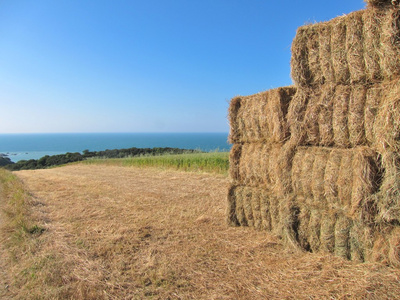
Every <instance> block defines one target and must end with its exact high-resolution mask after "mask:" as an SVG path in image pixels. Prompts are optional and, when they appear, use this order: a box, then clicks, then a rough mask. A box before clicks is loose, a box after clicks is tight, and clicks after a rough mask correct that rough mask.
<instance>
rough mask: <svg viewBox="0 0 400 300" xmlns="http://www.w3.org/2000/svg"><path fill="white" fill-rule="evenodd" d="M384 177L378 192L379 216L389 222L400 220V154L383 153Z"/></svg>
mask: <svg viewBox="0 0 400 300" xmlns="http://www.w3.org/2000/svg"><path fill="white" fill-rule="evenodd" d="M382 166H383V170H384V173H383V179H382V185H381V187H380V190H379V194H378V210H379V218H380V219H381V220H383V221H384V222H387V223H393V222H400V155H399V153H398V152H391V151H385V152H383V153H382Z"/></svg>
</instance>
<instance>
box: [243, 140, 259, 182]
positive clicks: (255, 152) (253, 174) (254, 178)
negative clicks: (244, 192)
mask: <svg viewBox="0 0 400 300" xmlns="http://www.w3.org/2000/svg"><path fill="white" fill-rule="evenodd" d="M247 147H248V149H247V151H246V150H244V149H243V152H247V157H246V158H247V160H243V162H244V164H245V170H246V173H245V174H246V175H247V176H245V178H246V180H245V182H244V183H245V184H246V185H258V184H259V183H260V173H259V171H260V165H261V162H260V160H259V155H260V153H261V151H260V150H261V148H262V144H253V143H252V144H247ZM257 171H258V172H257Z"/></svg>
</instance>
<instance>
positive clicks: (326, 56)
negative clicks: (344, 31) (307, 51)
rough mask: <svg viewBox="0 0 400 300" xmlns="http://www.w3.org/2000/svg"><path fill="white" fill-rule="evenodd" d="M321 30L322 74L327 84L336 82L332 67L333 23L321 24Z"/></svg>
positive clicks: (320, 55) (320, 53)
mask: <svg viewBox="0 0 400 300" xmlns="http://www.w3.org/2000/svg"><path fill="white" fill-rule="evenodd" d="M318 29H319V34H318V35H319V58H320V63H321V72H322V75H323V80H322V81H324V82H326V83H329V82H330V83H332V82H335V73H334V71H333V65H332V50H331V35H332V24H331V22H325V23H321V24H320V26H319V27H318Z"/></svg>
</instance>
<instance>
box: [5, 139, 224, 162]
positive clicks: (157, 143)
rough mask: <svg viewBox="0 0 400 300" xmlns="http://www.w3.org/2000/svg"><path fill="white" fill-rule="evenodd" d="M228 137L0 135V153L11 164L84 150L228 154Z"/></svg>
mask: <svg viewBox="0 0 400 300" xmlns="http://www.w3.org/2000/svg"><path fill="white" fill-rule="evenodd" d="M227 139H228V133H40V134H38V133H35V134H0V153H1V154H3V155H4V156H7V157H8V158H10V159H11V160H12V161H13V162H18V161H20V160H30V159H40V158H42V157H44V156H46V155H50V156H52V155H60V154H65V153H67V152H72V153H73V152H79V153H82V152H83V151H84V150H90V151H103V150H107V149H124V148H131V147H137V148H154V147H171V148H180V149H196V150H201V151H205V152H209V151H215V150H217V151H229V150H230V148H231V145H230V144H228V142H227Z"/></svg>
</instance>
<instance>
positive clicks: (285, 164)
mask: <svg viewBox="0 0 400 300" xmlns="http://www.w3.org/2000/svg"><path fill="white" fill-rule="evenodd" d="M286 152H287V151H286V150H285V147H284V146H283V145H280V144H266V143H250V144H243V145H238V144H235V145H234V146H233V147H232V149H231V152H230V164H231V166H230V176H231V178H232V180H233V182H235V183H236V184H240V185H247V186H253V187H261V186H263V187H268V189H271V190H275V189H283V187H282V185H283V183H282V182H283V181H285V179H283V178H282V176H287V175H285V174H286V172H287V170H288V169H289V168H290V167H291V166H290V165H289V164H290V157H288V156H287V155H286ZM281 156H282V157H281Z"/></svg>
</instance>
